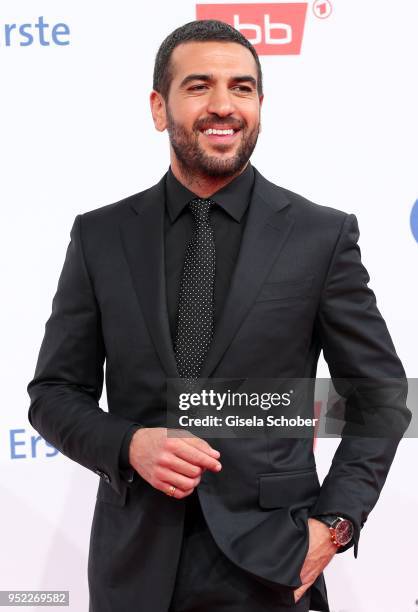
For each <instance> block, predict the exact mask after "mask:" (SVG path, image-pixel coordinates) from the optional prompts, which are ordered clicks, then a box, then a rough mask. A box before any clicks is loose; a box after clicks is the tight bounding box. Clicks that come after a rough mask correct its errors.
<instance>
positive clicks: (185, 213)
mask: <svg viewBox="0 0 418 612" xmlns="http://www.w3.org/2000/svg"><path fill="white" fill-rule="evenodd" d="M253 185H254V169H253V167H252V166H251V163H250V162H248V165H247V167H246V168H245V170H244V171H243V172H242V173H241V174H240V175H239V176H237V177H236V178H234V179H233V180H232V181H231V182H230V183H228V184H227V185H225V187H222V189H219V191H217V192H215V193H214V194H212V195H211V196H209V198H210V199H211V200H213V201H214V202H215V204H216V206H213V209H212V211H211V214H210V221H211V224H212V227H213V231H214V238H215V249H216V271H215V296H214V297H215V315H214V316H215V320H214V326H215V328H216V324H217V321H219V316H220V313H221V310H222V306H223V304H224V301H225V298H226V295H227V292H228V288H229V286H230V282H231V278H232V273H233V271H234V267H235V264H236V261H237V257H238V253H239V249H240V245H241V238H242V234H243V231H244V227H245V222H246V219H247V216H248V208H249V203H250V200H251V194H252V189H253ZM196 197H198V196H197V195H196V194H195V193H193V192H192V191H190V190H189V189H187V187H185V186H184V185H182V183H180V182H179V181H178V180H177V179H176V177H175V176H174V174H173V172H172V171H171V168H169V170H168V173H167V176H166V185H165V198H166V206H165V221H164V241H165V273H166V293H167V311H168V319H169V324H170V331H171V337H172V341H173V344H174V339H175V335H176V327H177V310H178V300H179V293H180V282H181V273H182V270H183V264H184V258H185V254H186V247H187V245H188V243H189V242H190V240H191V239H192V236H193V231H194V227H193V217H192V214H191V212H190V210H189V208H188V206H187V205H188V203H189V202H190V201H191V200H193V199H194V198H196ZM138 428H139V424H133V425H132V426H131V427H130V428H129V429H128V431H127V432H126V434H125V436H124V439H123V442H122V446H121V452H120V470H121V475H122V477H123V478H124V479H125V480H127V481H128V482H132V480H133V477H134V474H133V473H134V470H133V469H132V468H131V467H130V464H129V445H130V442H131V439H132V436H133V434H134V433H135V431H136V430H137V429H138Z"/></svg>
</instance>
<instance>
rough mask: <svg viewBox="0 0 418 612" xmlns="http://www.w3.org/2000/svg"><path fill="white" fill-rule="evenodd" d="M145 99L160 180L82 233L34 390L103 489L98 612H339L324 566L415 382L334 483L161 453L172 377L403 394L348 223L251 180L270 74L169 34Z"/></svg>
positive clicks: (219, 455)
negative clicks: (343, 383)
mask: <svg viewBox="0 0 418 612" xmlns="http://www.w3.org/2000/svg"><path fill="white" fill-rule="evenodd" d="M150 102H151V111H152V117H153V120H154V124H155V127H156V129H157V130H159V131H164V130H166V129H167V131H168V134H169V141H170V160H171V165H170V168H169V170H168V172H167V173H166V175H164V177H163V178H162V179H161V180H160V181H159V183H158V184H156V185H154V186H153V187H151V188H150V189H147V190H146V191H144V192H142V193H139V194H136V195H134V196H132V197H130V198H127V199H125V200H122V201H121V202H118V203H116V204H112V205H109V206H105V207H102V208H99V209H97V210H93V211H91V212H88V213H85V214H83V215H78V216H77V217H76V219H75V222H74V225H73V228H72V231H71V242H70V245H69V247H68V251H67V256H66V260H65V263H64V267H63V270H62V273H61V276H60V280H59V284H58V289H57V293H56V295H55V298H54V301H53V307H52V314H51V317H50V319H49V320H48V322H47V325H46V331H45V337H44V340H43V343H42V347H41V350H40V354H39V358H38V363H37V367H36V372H35V377H34V379H33V380H32V381H31V382H30V383H29V385H28V391H29V394H30V397H31V406H30V409H29V419H30V422H31V424H32V425H33V426H34V427H35V428H36V429H37V430H38V431H39V432H40V433H41V434H42V435H43V436H44V438H45V439H46V440H48V441H49V442H50V443H51V444H53V445H54V446H55V447H56V448H58V449H59V450H60V451H61V452H62V453H64V454H65V455H67V456H68V457H70V458H71V459H73V460H74V461H77V462H78V463H80V464H81V465H84V466H85V467H87V468H88V469H90V470H93V471H95V472H96V473H97V474H98V475H99V476H100V477H101V481H100V484H99V489H98V495H97V503H96V507H95V512H94V518H93V526H92V533H91V541H90V555H89V588H90V610H91V611H93V612H107V611H109V612H110V611H112V612H124V611H133V610H141V611H142V610H143V611H146V612H167V611H168V610H169V611H170V612H192V611H197V610H198V611H199V612H208V611H212V610H219V611H220V612H223V611H226V610H228V611H230V612H232V611H236V612H238V610H239V611H240V612H261V611H264V612H267V611H271V612H272V611H273V610H274V611H276V612H278V611H280V610H288V609H292V610H299V611H302V610H303V611H307V610H309V609H313V610H328V603H327V597H326V589H325V583H324V579H323V574H322V570H323V569H324V567H325V566H326V565H327V564H328V563H329V562H330V561H331V559H332V558H333V556H334V554H335V553H336V552H341V551H343V550H345V549H347V548H349V547H350V546H351V545H354V550H355V554H357V546H358V541H359V533H360V529H361V528H362V526H363V524H364V522H365V521H366V519H367V516H368V514H369V512H370V511H371V509H372V508H373V506H374V504H375V503H376V501H377V499H378V496H379V493H380V490H381V488H382V486H383V484H384V481H385V478H386V475H387V473H388V470H389V468H390V465H391V462H392V460H393V457H394V454H395V452H396V447H397V444H398V442H399V438H400V437H401V435H402V433H403V431H404V430H405V429H406V427H407V425H408V422H409V412H408V410H407V409H406V408H405V385H404V383H402V385H401V391H400V395H399V397H398V398H397V401H396V402H394V403H393V404H391V405H389V406H388V407H387V408H381V412H379V411H377V417H376V420H377V421H379V418H380V414H381V413H382V415H383V414H384V415H386V417H387V418H389V420H390V421H391V423H395V424H396V427H395V429H396V432H397V433H396V435H394V436H393V437H392V438H390V437H387V438H378V437H369V438H367V439H365V438H359V437H344V438H343V439H342V441H341V443H340V445H339V448H338V450H337V452H336V455H335V457H334V461H333V463H332V466H331V468H330V471H329V473H328V476H327V478H326V479H325V481H324V483H323V484H322V487H320V485H319V481H318V477H317V474H316V470H315V461H314V457H313V453H312V440H309V439H308V440H307V439H303V438H298V439H296V438H294V439H274V438H246V439H238V440H237V439H222V438H219V439H217V440H215V441H212V443H211V444H209V442H208V441H207V440H204V439H202V438H199V437H198V436H194V437H193V436H188V435H186V434H183V436H181V437H174V436H169V435H167V431H168V430H167V429H166V427H165V425H166V396H165V393H166V382H167V379H169V378H181V379H186V380H195V379H197V378H199V377H206V378H234V377H247V378H249V379H251V378H282V377H283V378H284V377H286V378H305V377H306V378H313V377H315V372H316V364H317V360H318V356H319V354H320V351H321V349H323V350H324V354H325V358H326V360H327V362H328V364H329V367H330V371H331V374H332V376H333V378H334V379H335V381H337V380H339V379H343V378H344V379H379V380H384V379H387V378H391V379H399V380H401V381H403V380H404V377H405V373H404V370H403V368H402V365H401V363H400V361H399V359H398V357H397V355H396V352H395V349H394V347H393V344H392V341H391V338H390V336H389V333H388V331H387V329H386V326H385V323H384V321H383V319H382V317H381V315H380V313H379V311H378V309H377V307H376V303H375V298H374V294H373V292H372V291H371V290H370V289H369V288H368V287H367V282H368V280H369V277H368V274H367V272H366V270H365V268H364V267H363V265H362V263H361V260H360V252H359V249H358V246H357V239H358V236H359V232H358V227H357V221H356V218H355V216H354V215H348V214H345V213H343V212H341V211H338V210H335V209H332V208H328V207H323V206H319V205H316V204H313V203H311V202H308V201H307V200H305V199H304V198H302V197H301V196H299V195H297V194H294V193H291V192H289V191H287V190H285V189H282V188H280V187H278V186H276V185H274V184H272V183H270V182H269V181H267V180H266V179H265V178H264V177H263V176H262V175H261V174H260V173H259V172H258V171H257V170H256V169H255V168H254V167H253V166H252V165H251V164H250V162H249V158H250V156H251V154H252V152H253V150H254V147H255V145H256V142H257V137H258V134H259V131H260V110H261V105H262V102H263V89H262V73H261V67H260V63H259V60H258V57H257V54H256V52H255V50H254V48H253V47H252V46H251V44H250V43H249V42H248V41H247V40H246V39H245V38H244V37H243V36H242V35H241V34H240V33H239V32H237V31H236V30H234V29H233V28H232V27H230V26H228V25H226V24H224V23H221V22H218V21H212V20H208V21H200V22H192V23H189V24H186V25H185V26H183V27H180V28H178V29H177V30H176V31H174V32H173V33H172V34H170V35H169V36H168V37H167V38H166V40H165V41H164V42H163V43H162V45H161V47H160V49H159V52H158V54H157V58H156V62H155V70H154V87H153V91H152V93H151V97H150ZM271 130H272V131H273V130H274V126H271ZM272 138H274V134H273V136H272ZM144 149H145V147H144ZM105 359H106V388H107V395H108V406H109V413H105V412H103V411H102V410H101V409H100V408H99V405H98V402H99V399H100V396H101V392H102V385H103V363H104V360H105ZM378 408H379V405H376V406H372V409H373V410H372V412H373V414H375V412H376V410H375V409H378Z"/></svg>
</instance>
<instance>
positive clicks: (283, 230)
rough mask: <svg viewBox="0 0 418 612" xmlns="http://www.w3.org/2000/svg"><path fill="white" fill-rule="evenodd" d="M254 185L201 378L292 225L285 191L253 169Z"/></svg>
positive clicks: (233, 329)
mask: <svg viewBox="0 0 418 612" xmlns="http://www.w3.org/2000/svg"><path fill="white" fill-rule="evenodd" d="M254 171H255V184H254V189H253V196H252V200H251V205H250V210H249V213H248V219H247V223H246V227H245V230H244V235H243V237H242V242H241V248H240V252H239V256H238V261H237V264H236V267H235V270H234V274H233V277H232V282H231V288H230V291H229V293H228V296H227V298H226V301H225V305H224V308H223V311H222V314H221V317H220V320H219V321H218V324H217V326H216V329H215V334H214V337H213V341H212V344H211V347H210V349H209V353H208V356H207V359H206V361H205V364H204V366H203V370H202V373H201V376H202V378H206V377H208V376H210V375H211V374H212V372H213V371H214V369H215V368H216V366H217V365H218V363H219V361H220V360H221V359H222V356H223V354H224V353H225V351H226V349H227V348H228V346H229V345H230V343H231V342H232V340H233V338H234V336H235V334H236V333H237V331H238V329H239V327H240V326H241V324H242V322H243V320H244V318H245V317H246V315H247V313H248V312H249V310H250V308H251V306H252V304H253V302H254V300H255V298H256V296H257V293H258V291H259V289H260V287H261V285H262V284H263V282H264V280H265V278H266V277H267V274H268V272H269V271H270V269H271V267H272V265H273V263H274V261H275V260H276V258H277V257H278V255H279V253H280V250H281V249H282V247H283V245H284V244H285V242H286V240H287V238H288V237H289V234H290V232H291V229H292V226H293V218H292V216H291V211H290V208H289V206H288V205H289V204H290V201H289V199H288V198H287V196H286V194H285V192H284V191H283V190H282V189H280V188H279V187H277V186H276V185H273V183H270V182H269V181H267V180H266V179H265V178H264V177H263V176H262V175H261V174H260V173H259V172H258V171H257V170H256V169H255V168H254Z"/></svg>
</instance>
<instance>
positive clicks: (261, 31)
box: [196, 2, 308, 55]
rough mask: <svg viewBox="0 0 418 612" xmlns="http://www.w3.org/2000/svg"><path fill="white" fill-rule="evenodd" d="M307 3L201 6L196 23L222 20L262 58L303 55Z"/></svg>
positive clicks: (197, 7)
mask: <svg viewBox="0 0 418 612" xmlns="http://www.w3.org/2000/svg"><path fill="white" fill-rule="evenodd" d="M307 7H308V3H307V2H292V3H289V4H287V3H280V4H197V5H196V19H219V21H225V22H226V23H229V24H230V25H231V26H233V27H234V28H235V29H236V30H239V31H240V32H241V33H242V34H243V35H244V36H245V37H246V38H247V39H248V40H249V41H250V43H251V44H253V45H254V47H255V49H256V51H257V53H258V54H259V55H299V53H300V49H301V46H302V38H303V31H304V27H305V18H306V10H307Z"/></svg>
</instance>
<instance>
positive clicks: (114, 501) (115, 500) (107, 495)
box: [97, 480, 128, 506]
mask: <svg viewBox="0 0 418 612" xmlns="http://www.w3.org/2000/svg"><path fill="white" fill-rule="evenodd" d="M127 494H128V487H125V486H124V487H123V489H122V491H121V493H120V494H119V493H117V492H116V491H115V490H114V489H113V488H112V487H111V486H110V484H107V482H104V481H103V480H101V481H100V482H99V488H98V490H97V501H99V502H103V503H105V504H111V505H112V506H124V505H125V504H126V496H127Z"/></svg>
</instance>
